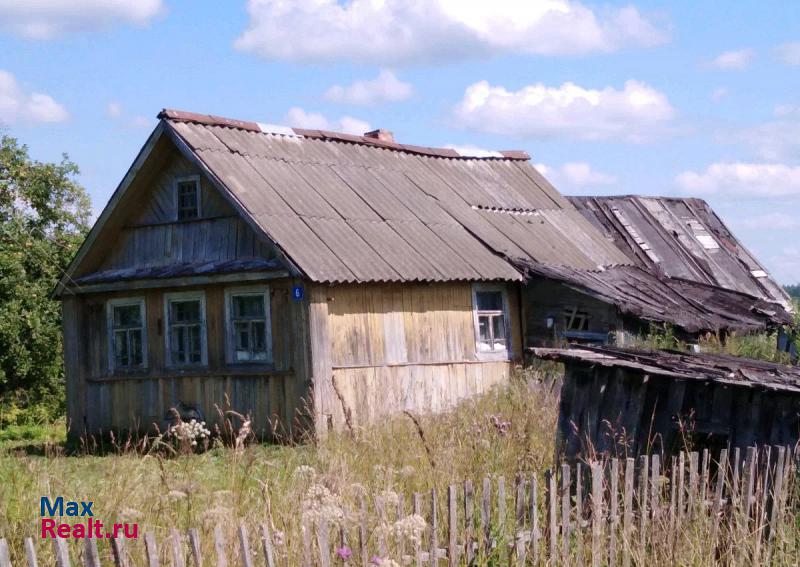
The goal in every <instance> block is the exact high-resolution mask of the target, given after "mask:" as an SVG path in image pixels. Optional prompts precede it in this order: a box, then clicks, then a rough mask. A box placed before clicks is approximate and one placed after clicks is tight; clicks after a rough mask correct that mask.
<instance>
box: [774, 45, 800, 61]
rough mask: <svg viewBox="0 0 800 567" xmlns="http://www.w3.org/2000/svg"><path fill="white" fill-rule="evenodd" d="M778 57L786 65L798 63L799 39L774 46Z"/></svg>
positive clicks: (799, 57) (799, 53) (799, 55)
mask: <svg viewBox="0 0 800 567" xmlns="http://www.w3.org/2000/svg"><path fill="white" fill-rule="evenodd" d="M775 54H776V55H777V56H778V59H780V60H781V61H783V62H784V63H786V64H787V65H800V41H791V42H789V43H784V44H782V45H779V46H778V47H776V48H775Z"/></svg>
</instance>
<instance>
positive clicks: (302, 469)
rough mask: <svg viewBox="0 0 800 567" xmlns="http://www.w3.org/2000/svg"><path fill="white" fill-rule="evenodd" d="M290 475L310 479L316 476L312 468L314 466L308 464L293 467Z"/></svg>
mask: <svg viewBox="0 0 800 567" xmlns="http://www.w3.org/2000/svg"><path fill="white" fill-rule="evenodd" d="M292 476H294V477H297V478H303V479H312V478H314V477H315V476H317V471H316V470H314V467H310V466H308V465H300V466H299V467H297V468H296V469H294V472H293V473H292Z"/></svg>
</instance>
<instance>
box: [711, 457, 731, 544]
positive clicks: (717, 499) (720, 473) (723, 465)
mask: <svg viewBox="0 0 800 567" xmlns="http://www.w3.org/2000/svg"><path fill="white" fill-rule="evenodd" d="M727 473H728V450H727V449H722V451H720V454H719V464H718V466H717V486H716V489H715V490H714V501H713V502H712V504H711V513H712V514H713V516H714V517H713V521H712V524H711V526H712V527H711V549H716V548H717V536H718V534H719V523H720V521H721V520H722V504H723V503H722V491H723V490H724V489H725V478H726V476H727Z"/></svg>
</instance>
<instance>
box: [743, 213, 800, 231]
mask: <svg viewBox="0 0 800 567" xmlns="http://www.w3.org/2000/svg"><path fill="white" fill-rule="evenodd" d="M734 224H736V225H738V226H741V227H742V228H748V229H758V230H786V229H791V228H800V219H798V218H797V217H796V216H794V215H788V214H786V213H765V214H763V215H756V216H754V217H747V218H743V219H739V220H738V221H736V222H735V223H734Z"/></svg>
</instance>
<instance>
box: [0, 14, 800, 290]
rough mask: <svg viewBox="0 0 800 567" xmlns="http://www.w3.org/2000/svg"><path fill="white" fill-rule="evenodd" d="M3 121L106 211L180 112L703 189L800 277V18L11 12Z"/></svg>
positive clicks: (633, 186) (3, 43)
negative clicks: (152, 141) (152, 137)
mask: <svg viewBox="0 0 800 567" xmlns="http://www.w3.org/2000/svg"><path fill="white" fill-rule="evenodd" d="M0 54H2V55H0V124H2V126H0V127H2V128H3V130H4V131H5V132H7V133H9V134H10V135H13V136H16V137H18V138H19V139H20V140H21V141H23V142H24V143H26V144H27V145H28V146H29V148H30V151H31V154H32V155H33V156H34V157H35V158H37V159H41V160H55V159H58V158H59V157H60V155H61V154H62V152H67V153H69V155H70V157H71V158H72V159H73V160H74V161H75V162H77V163H78V165H79V166H80V167H81V170H82V174H81V179H80V180H81V182H82V183H83V184H84V186H86V188H87V189H88V190H89V192H90V194H91V197H92V202H93V205H94V208H95V213H98V212H99V211H100V210H101V209H102V207H103V206H104V205H105V203H106V201H107V199H108V197H109V196H110V194H111V193H112V191H113V190H114V188H115V187H116V185H117V183H118V182H119V180H120V179H121V178H122V176H123V175H124V173H125V171H126V169H127V168H128V166H129V165H130V163H131V161H132V160H133V158H134V157H135V154H136V152H137V151H138V149H139V147H140V146H141V145H142V143H143V142H144V140H145V139H146V137H147V135H148V133H149V130H150V129H151V128H152V127H153V126H154V125H155V123H156V119H155V115H156V114H157V112H158V111H159V110H160V109H161V108H163V107H171V108H178V109H183V110H191V111H196V112H202V113H211V114H219V115H222V116H228V117H232V118H241V119H249V120H257V121H260V122H269V123H275V124H285V125H290V126H301V127H302V126H306V127H327V128H329V129H333V130H348V131H360V130H363V129H364V128H366V127H372V128H375V127H382V128H387V129H389V130H392V131H394V133H395V137H396V138H397V139H398V140H399V141H401V142H407V143H413V144H420V145H433V146H436V145H452V146H457V147H472V148H478V149H492V150H498V149H524V150H527V151H528V152H529V153H530V154H531V156H532V157H533V161H534V163H536V164H540V165H541V167H542V170H543V172H544V173H545V174H546V175H547V177H548V178H550V179H551V181H553V183H554V184H555V185H556V186H557V187H558V188H559V189H560V190H561V191H562V192H563V193H566V194H624V193H638V194H654V195H655V194H657V195H680V196H685V195H693V196H698V197H702V198H704V199H706V200H708V201H709V202H710V204H711V205H712V207H714V209H715V210H716V211H717V212H718V214H720V216H722V218H723V220H725V222H726V223H728V225H729V226H730V227H731V228H732V229H733V230H734V231H735V232H736V234H737V235H738V236H739V237H740V239H741V240H742V241H743V242H744V243H745V245H746V246H748V247H749V248H750V249H751V250H752V251H753V252H754V253H755V254H756V255H757V257H758V258H759V259H760V260H761V261H762V262H763V263H765V264H766V266H767V268H768V269H769V270H770V271H771V272H772V274H773V275H774V276H775V277H776V278H777V279H778V280H779V281H781V282H782V283H795V282H800V214H798V205H800V3H795V2H769V1H762V2H736V3H720V2H708V1H706V2H703V1H696V2H673V3H666V2H646V1H640V2H636V3H618V2H608V3H594V2H574V1H571V0H544V1H538V2H534V1H530V0H529V1H522V0H494V1H493V2H490V3H486V2H469V1H465V0H461V1H456V0H429V1H427V2H421V1H418V0H405V1H402V2H400V1H397V0H384V1H377V0H349V1H347V2H338V3H337V2H335V0H295V1H292V2H286V1H280V0H251V1H250V2H203V3H200V2H189V1H179V0H138V1H121V0H107V1H106V2H95V1H91V0H73V1H72V2H64V1H63V0H37V1H36V2H14V1H11V0H0Z"/></svg>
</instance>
